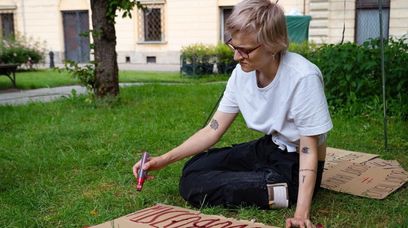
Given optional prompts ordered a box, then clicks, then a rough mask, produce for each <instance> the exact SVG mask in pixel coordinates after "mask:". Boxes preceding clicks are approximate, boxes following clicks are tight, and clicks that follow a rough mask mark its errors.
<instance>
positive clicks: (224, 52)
mask: <svg viewBox="0 0 408 228" xmlns="http://www.w3.org/2000/svg"><path fill="white" fill-rule="evenodd" d="M214 52H215V56H216V57H217V63H224V64H231V63H234V52H233V51H232V50H231V48H229V47H228V46H227V45H226V44H224V43H219V44H218V45H217V46H215V49H214Z"/></svg>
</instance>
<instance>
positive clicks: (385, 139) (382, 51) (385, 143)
mask: <svg viewBox="0 0 408 228" xmlns="http://www.w3.org/2000/svg"><path fill="white" fill-rule="evenodd" d="M378 5H379V15H380V18H379V19H380V45H381V76H382V94H383V111H384V150H385V151H387V149H388V142H387V103H386V100H385V82H386V81H385V70H384V35H383V15H382V0H378Z"/></svg>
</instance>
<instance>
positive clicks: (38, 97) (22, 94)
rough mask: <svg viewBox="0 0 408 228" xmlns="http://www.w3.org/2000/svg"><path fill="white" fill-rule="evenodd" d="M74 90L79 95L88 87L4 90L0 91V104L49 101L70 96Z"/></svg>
mask: <svg viewBox="0 0 408 228" xmlns="http://www.w3.org/2000/svg"><path fill="white" fill-rule="evenodd" d="M72 90H75V91H76V94H78V95H79V94H84V93H86V88H85V87H83V86H78V85H76V86H62V87H55V88H43V89H33V90H19V91H14V92H2V93H0V105H20V104H26V103H29V102H38V101H41V102H48V101H52V100H55V99H59V98H62V97H68V96H70V95H71V94H72Z"/></svg>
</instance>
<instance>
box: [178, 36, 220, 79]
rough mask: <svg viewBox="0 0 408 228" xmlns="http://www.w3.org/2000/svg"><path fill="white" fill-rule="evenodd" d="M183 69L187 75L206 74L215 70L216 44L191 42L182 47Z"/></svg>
mask: <svg viewBox="0 0 408 228" xmlns="http://www.w3.org/2000/svg"><path fill="white" fill-rule="evenodd" d="M180 58H181V65H182V66H181V71H182V73H184V74H187V75H204V74H211V73H212V72H213V65H214V59H215V52H214V46H212V45H205V44H201V43H198V44H191V45H188V46H185V47H183V48H182V49H181V56H180Z"/></svg>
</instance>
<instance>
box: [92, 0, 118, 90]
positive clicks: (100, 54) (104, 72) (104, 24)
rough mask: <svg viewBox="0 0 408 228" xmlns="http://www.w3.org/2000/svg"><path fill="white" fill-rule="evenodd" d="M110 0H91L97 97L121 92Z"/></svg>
mask: <svg viewBox="0 0 408 228" xmlns="http://www.w3.org/2000/svg"><path fill="white" fill-rule="evenodd" d="M108 2H109V0H91V10H92V26H93V33H92V34H93V42H94V56H95V79H96V83H95V87H96V91H95V94H96V96H97V97H106V96H117V95H118V94H119V79H118V63H117V54H116V31H115V22H114V21H110V20H109V19H108V17H107V12H108V7H109V3H108ZM113 12H115V11H113Z"/></svg>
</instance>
